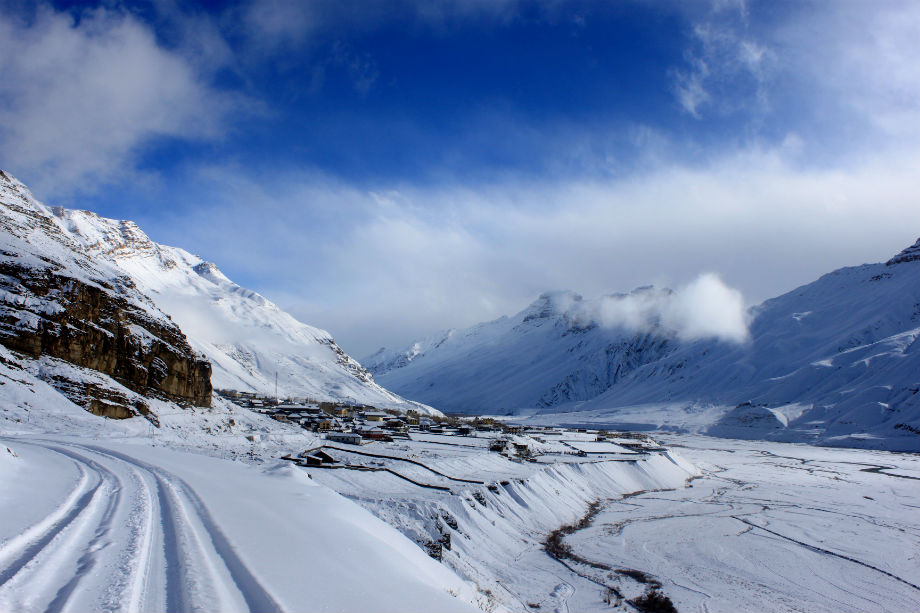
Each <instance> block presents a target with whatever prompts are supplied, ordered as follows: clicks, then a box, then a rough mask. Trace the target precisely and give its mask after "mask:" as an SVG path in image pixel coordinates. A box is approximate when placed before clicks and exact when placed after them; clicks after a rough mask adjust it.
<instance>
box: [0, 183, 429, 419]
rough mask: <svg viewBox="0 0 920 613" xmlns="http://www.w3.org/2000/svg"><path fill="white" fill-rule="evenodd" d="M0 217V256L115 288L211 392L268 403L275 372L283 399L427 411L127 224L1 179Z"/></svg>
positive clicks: (192, 259)
mask: <svg viewBox="0 0 920 613" xmlns="http://www.w3.org/2000/svg"><path fill="white" fill-rule="evenodd" d="M0 214H2V215H3V217H4V219H5V221H6V223H5V228H6V229H7V232H3V233H0V247H3V250H4V251H5V252H7V253H8V254H14V255H8V256H4V257H16V258H17V259H18V261H20V262H22V263H27V264H29V265H30V266H34V267H41V266H47V265H48V260H51V261H53V262H54V265H55V266H56V267H58V268H60V269H62V270H63V271H64V273H65V274H67V275H69V276H73V277H75V278H79V279H81V280H83V281H85V282H89V283H94V280H99V279H103V280H106V281H108V282H110V283H113V284H114V285H115V286H116V287H117V288H118V289H120V290H124V293H125V296H126V297H127V298H128V299H129V300H133V301H134V302H136V303H138V304H140V305H141V306H143V308H145V310H147V311H148V312H149V313H150V314H152V315H153V316H155V317H158V318H160V319H165V318H166V317H167V315H168V317H169V318H171V319H172V321H173V322H175V323H176V324H178V326H179V327H180V328H181V329H182V331H183V332H184V333H185V335H186V337H187V338H188V340H189V343H190V344H191V346H192V347H193V348H194V349H195V350H196V351H198V352H200V353H202V354H204V355H205V356H206V357H207V358H208V359H209V360H210V361H211V364H212V365H213V370H212V378H211V380H212V384H213V385H214V387H215V388H217V389H233V390H239V391H254V392H259V393H262V394H265V395H274V394H275V375H276V373H277V379H278V393H279V395H281V396H283V397H306V398H310V399H312V400H333V401H348V402H352V403H361V404H369V405H373V406H377V407H381V408H395V409H401V410H408V409H415V410H417V411H420V412H425V413H432V412H433V409H431V408H430V407H427V406H424V405H421V404H418V403H415V402H411V401H407V400H405V399H404V398H402V397H400V396H398V395H396V394H393V393H391V392H389V391H387V390H386V389H384V388H382V387H381V386H379V385H377V384H376V383H375V382H374V380H373V377H372V375H371V374H370V373H369V372H368V371H367V370H365V369H364V368H363V367H362V366H361V365H360V364H359V363H358V362H357V361H355V360H354V359H353V358H351V357H350V356H348V355H347V354H346V353H345V352H344V351H342V349H341V348H339V346H338V345H336V343H335V341H334V340H333V338H332V336H331V335H330V334H329V333H328V332H326V331H324V330H320V329H318V328H314V327H312V326H309V325H307V324H304V323H302V322H300V321H297V320H296V319H294V318H293V317H292V316H291V315H289V314H288V313H285V312H284V311H282V310H280V309H279V308H278V307H277V306H276V305H274V304H273V303H272V302H270V301H269V300H267V299H266V298H264V297H263V296H261V295H259V294H257V293H256V292H253V291H250V290H247V289H245V288H242V287H240V286H239V285H237V284H235V283H233V282H232V281H230V280H229V279H228V278H227V277H226V276H224V275H223V273H221V272H220V270H219V269H218V268H217V266H216V265H215V264H213V263H210V262H205V261H204V260H202V259H201V258H200V257H198V256H196V255H192V254H191V253H189V252H187V251H185V250H183V249H180V248H177V247H168V246H164V245H159V244H157V243H155V242H153V241H151V240H150V238H149V237H148V236H147V235H146V234H144V232H143V231H142V230H141V229H140V228H139V227H138V226H137V224H135V223H134V222H132V221H118V220H113V219H106V218H103V217H100V216H98V215H96V214H95V213H91V212H88V211H79V210H69V209H64V208H60V207H54V208H52V207H48V206H45V205H43V204H42V203H40V202H38V201H36V200H35V198H34V197H33V196H32V194H31V193H30V192H29V191H28V189H27V188H26V187H25V186H24V185H23V184H22V183H20V182H19V181H17V180H16V179H14V178H12V177H10V176H9V175H7V174H5V173H4V174H2V175H0ZM125 288H127V289H125ZM5 302H9V301H5ZM52 306H53V305H51V306H49V308H52ZM164 314H165V315H164Z"/></svg>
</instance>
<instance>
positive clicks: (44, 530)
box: [0, 436, 481, 611]
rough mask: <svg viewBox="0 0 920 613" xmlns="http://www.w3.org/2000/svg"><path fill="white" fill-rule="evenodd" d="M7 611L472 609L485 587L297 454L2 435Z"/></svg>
mask: <svg viewBox="0 0 920 613" xmlns="http://www.w3.org/2000/svg"><path fill="white" fill-rule="evenodd" d="M0 517H2V518H3V520H2V521H0V610H3V611H38V610H42V611H102V610H131V611H154V610H169V611H192V610H221V611H282V610H310V611H333V610H362V611H372V610H373V611H379V610H400V611H409V610H415V611H432V610H436V611H466V610H475V609H476V608H477V598H481V597H480V595H479V594H477V593H476V591H475V589H474V588H473V587H471V586H470V584H468V583H467V582H464V581H462V580H460V579H459V578H458V577H457V575H455V574H454V573H453V572H451V571H450V570H449V569H448V568H446V567H444V566H442V565H440V564H438V563H437V562H435V561H434V560H432V559H431V558H429V557H428V556H427V555H425V553H424V552H423V551H422V550H421V549H420V548H418V547H417V546H416V545H415V544H414V543H412V542H411V541H409V540H407V539H406V538H405V537H404V536H402V535H401V534H399V533H398V532H397V531H396V530H395V529H393V528H392V527H390V526H388V525H386V524H385V523H383V522H382V521H380V520H379V519H377V518H375V517H374V516H372V515H371V514H370V513H369V512H368V511H366V510H364V509H362V508H361V507H359V506H358V505H356V504H354V503H352V502H351V501H349V500H347V499H345V498H343V497H342V496H340V495H339V494H336V493H335V492H333V491H332V490H330V489H328V488H326V487H323V486H321V485H318V484H317V483H316V482H314V481H313V480H311V479H309V478H308V476H307V475H306V474H305V473H304V472H303V471H302V470H300V469H297V468H295V467H293V466H291V465H289V464H287V463H278V462H276V463H267V464H265V465H263V466H252V465H246V464H243V463H241V462H235V461H231V460H226V459H220V458H212V457H206V456H203V455H197V454H189V453H185V452H181V451H176V450H173V449H168V448H163V447H153V446H150V445H141V444H130V443H127V442H113V441H111V440H103V441H99V440H93V439H92V438H84V439H73V438H71V439H68V438H63V437H53V438H48V437H44V438H43V437H38V436H30V437H8V438H3V439H0Z"/></svg>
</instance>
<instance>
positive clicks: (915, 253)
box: [885, 238, 920, 266]
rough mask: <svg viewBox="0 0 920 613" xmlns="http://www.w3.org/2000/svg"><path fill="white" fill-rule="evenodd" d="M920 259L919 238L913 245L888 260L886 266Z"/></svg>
mask: <svg viewBox="0 0 920 613" xmlns="http://www.w3.org/2000/svg"><path fill="white" fill-rule="evenodd" d="M918 260H920V238H918V239H917V242H915V243H914V244H913V245H911V246H910V247H908V248H907V249H905V250H904V251H902V252H901V253H899V254H898V255H896V256H894V257H893V258H891V259H890V260H888V261H887V262H885V265H886V266H894V265H895V264H902V263H904V262H916V261H918Z"/></svg>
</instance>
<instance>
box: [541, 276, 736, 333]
mask: <svg viewBox="0 0 920 613" xmlns="http://www.w3.org/2000/svg"><path fill="white" fill-rule="evenodd" d="M573 298H574V296H573V295H572V294H569V293H562V294H557V295H555V296H553V297H552V299H553V302H554V308H555V309H556V310H557V311H558V312H564V313H567V315H568V316H569V317H571V318H572V320H573V321H574V322H575V323H577V324H578V325H582V326H584V325H586V324H588V323H595V324H598V325H601V326H604V327H607V328H622V329H625V330H628V331H630V332H645V331H650V330H655V329H657V330H661V331H663V332H664V333H666V334H674V335H676V336H677V337H678V338H680V339H683V340H697V339H706V338H714V339H718V340H721V341H727V342H734V343H741V342H744V341H745V340H747V338H748V327H747V323H748V322H747V313H746V308H745V303H744V298H743V296H742V295H741V292H740V291H739V290H737V289H734V288H731V287H729V286H728V285H726V284H725V283H724V282H723V281H722V279H721V278H720V277H719V276H718V275H717V274H715V273H705V274H702V275H700V276H698V277H697V278H696V279H694V280H693V281H692V282H690V283H688V284H687V285H685V286H683V287H680V288H678V289H677V290H676V291H672V290H670V289H661V288H655V287H652V286H647V287H641V288H639V289H636V290H633V291H631V292H629V293H628V294H613V295H608V296H602V297H601V298H598V299H596V300H574V299H573Z"/></svg>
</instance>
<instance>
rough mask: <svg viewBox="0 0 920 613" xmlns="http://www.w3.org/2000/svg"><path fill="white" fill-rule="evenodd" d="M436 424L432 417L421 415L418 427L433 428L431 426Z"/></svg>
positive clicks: (422, 428) (421, 428)
mask: <svg viewBox="0 0 920 613" xmlns="http://www.w3.org/2000/svg"><path fill="white" fill-rule="evenodd" d="M432 426H434V420H433V419H431V418H430V417H419V418H418V429H419V430H431V427H432Z"/></svg>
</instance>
